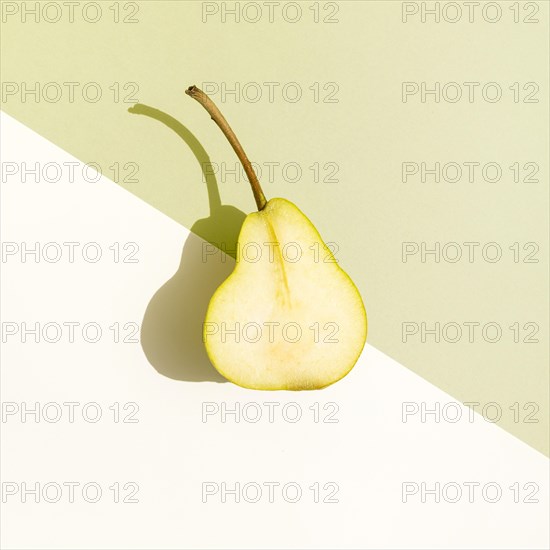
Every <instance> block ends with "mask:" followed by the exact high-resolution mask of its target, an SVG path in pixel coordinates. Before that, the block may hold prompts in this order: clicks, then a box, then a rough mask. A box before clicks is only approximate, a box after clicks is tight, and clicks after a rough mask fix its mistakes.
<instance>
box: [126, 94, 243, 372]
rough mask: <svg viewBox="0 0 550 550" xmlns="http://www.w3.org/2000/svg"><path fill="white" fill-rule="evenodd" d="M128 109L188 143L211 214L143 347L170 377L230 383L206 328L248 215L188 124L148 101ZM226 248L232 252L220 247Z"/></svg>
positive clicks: (144, 331)
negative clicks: (226, 198)
mask: <svg viewBox="0 0 550 550" xmlns="http://www.w3.org/2000/svg"><path fill="white" fill-rule="evenodd" d="M128 111H129V112H130V113H133V114H139V115H145V116H148V117H150V118H153V119H155V120H158V121H159V122H162V123H163V124H165V125H166V126H167V127H168V128H170V129H171V130H173V131H174V132H175V133H176V134H177V135H178V136H179V137H180V138H181V139H182V140H183V141H184V142H185V143H186V144H187V146H188V147H189V148H190V149H191V151H192V152H193V154H194V155H195V158H196V159H197V161H198V162H199V164H200V166H201V170H202V172H203V177H204V181H205V182H206V189H207V194H208V203H209V206H210V215H209V216H208V218H202V219H199V220H197V221H196V222H195V223H194V224H193V226H192V227H191V234H190V235H189V237H188V238H187V240H186V242H185V245H184V247H183V250H182V255H181V261H180V266H179V268H178V270H177V271H176V273H175V274H174V275H173V277H171V278H170V279H169V280H168V281H166V283H165V284H164V285H162V287H161V288H159V290H158V291H157V292H156V293H155V294H154V296H153V297H152V298H151V301H150V302H149V304H148V305H147V308H146V310H145V314H144V317H143V322H142V324H141V346H142V348H143V352H144V353H145V356H146V357H147V360H148V361H149V363H150V364H151V365H152V366H153V367H154V368H155V369H156V370H157V372H159V373H160V374H162V375H164V376H167V377H168V378H172V379H174V380H185V381H188V382H203V381H210V382H226V380H225V378H224V377H223V376H221V374H219V373H218V371H216V369H215V368H214V367H213V366H212V364H211V363H210V360H209V359H208V355H207V354H206V350H205V347H204V343H203V339H202V327H203V322H204V318H205V316H206V310H207V308H208V303H209V301H210V298H211V297H212V294H214V292H215V291H216V289H217V288H218V286H219V285H220V284H221V283H222V282H223V281H224V280H225V279H226V278H227V277H228V275H229V274H230V273H231V272H232V271H233V267H234V265H235V259H234V255H235V252H234V251H235V250H236V249H237V246H236V243H237V239H238V236H239V232H240V230H241V226H242V224H243V222H244V219H245V217H246V214H245V213H244V212H242V211H241V210H239V209H238V208H235V207H234V206H230V205H223V204H222V202H221V198H220V193H219V189H218V183H217V181H216V177H215V176H214V174H213V173H212V172H211V171H209V170H207V169H206V168H207V167H208V166H209V163H210V158H209V156H208V154H207V152H206V151H205V149H204V147H203V146H202V145H201V144H200V142H199V141H198V139H197V138H196V137H195V136H194V135H193V134H192V133H191V132H190V130H189V129H188V128H186V127H185V126H184V125H183V124H181V122H179V121H178V120H176V119H175V118H173V117H172V116H170V115H169V114H167V113H165V112H163V111H160V110H159V109H155V108H154V107H150V106H148V105H143V104H140V103H138V104H136V105H134V106H133V107H131V108H130V109H128ZM204 241H207V243H210V244H211V245H213V246H210V245H207V244H206V243H205V242H204ZM214 247H215V248H214ZM221 247H224V249H225V250H227V255H226V254H224V253H222V252H221V251H220V250H218V249H220V248H221Z"/></svg>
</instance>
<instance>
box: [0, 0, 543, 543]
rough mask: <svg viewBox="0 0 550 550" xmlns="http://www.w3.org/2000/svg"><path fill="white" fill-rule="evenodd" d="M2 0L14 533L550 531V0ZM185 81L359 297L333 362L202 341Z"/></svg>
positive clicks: (529, 535)
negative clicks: (344, 355) (232, 349)
mask: <svg viewBox="0 0 550 550" xmlns="http://www.w3.org/2000/svg"><path fill="white" fill-rule="evenodd" d="M0 5H1V15H2V23H1V43H0V46H1V59H0V61H1V65H0V75H1V80H2V98H1V99H2V113H1V114H0V116H1V119H0V121H1V136H0V138H1V156H2V158H1V168H2V181H1V186H2V195H1V199H2V211H1V215H2V225H1V232H2V235H1V238H2V263H1V267H2V311H1V316H2V325H1V326H2V357H1V358H2V371H1V381H2V387H1V398H2V423H1V429H2V448H1V474H2V514H1V531H2V535H1V537H2V538H1V540H0V542H1V545H2V547H3V548H36V549H42V548H49V549H50V548H51V549H59V548H67V549H68V548H71V549H75V548H105V549H107V548H136V549H137V548H139V549H149V548H166V549H176V548H388V549H390V548H391V549H393V548H399V549H408V548H476V549H477V548H499V549H500V548H510V549H512V548H513V549H515V548H537V549H538V548H547V547H548V544H549V540H548V458H547V457H548V401H549V398H548V329H549V326H548V325H549V323H548V175H549V170H548V165H549V157H548V149H549V139H548V119H549V114H550V113H549V103H548V79H549V66H550V63H549V53H548V52H549V5H548V3H547V2H542V1H541V2H504V1H501V2H484V1H479V2H399V1H366V0H365V1H361V0H358V1H341V2H309V1H304V2H286V1H280V2H196V1H184V0H173V1H140V2H115V1H112V0H109V1H101V2H72V3H64V2H6V1H3V2H1V4H0ZM191 84H196V85H198V86H200V87H203V88H204V89H205V90H207V91H210V92H211V96H212V98H213V99H214V100H215V101H216V102H217V103H218V105H219V106H220V108H221V109H222V111H223V112H224V113H225V114H226V116H227V118H228V120H229V121H230V123H231V124H232V125H233V127H234V129H235V131H236V132H237V134H238V136H239V137H240V139H241V141H242V143H243V145H244V146H245V149H246V150H247V153H248V154H249V156H250V157H251V159H252V160H253V161H254V162H255V163H257V165H258V166H259V168H260V169H261V177H260V180H261V181H262V185H263V187H264V191H265V193H266V195H267V196H268V198H269V197H274V196H283V197H286V198H288V199H290V200H292V201H293V202H295V203H296V204H297V205H298V206H299V207H301V208H302V209H303V210H304V212H306V213H307V215H308V216H309V217H310V218H311V219H312V221H313V222H314V223H315V225H316V226H317V227H318V229H319V231H320V232H321V234H322V235H323V237H324V238H325V240H326V241H329V242H332V243H335V246H337V248H338V253H337V258H338V260H339V261H340V263H341V265H342V266H343V267H344V268H345V269H346V271H347V272H348V273H349V274H350V275H351V276H352V278H353V279H354V281H355V282H356V284H357V286H358V288H359V290H360V291H361V293H362V295H363V298H364V301H365V304H366V308H367V313H368V317H369V336H368V344H367V346H366V348H365V351H364V353H363V355H362V357H361V358H360V360H359V362H358V364H357V365H356V367H355V369H354V370H353V371H352V372H351V374H350V375H349V376H348V377H346V378H345V379H343V380H342V381H341V382H339V383H338V384H336V385H334V386H332V387H329V388H327V389H326V390H322V391H319V392H313V393H303V392H302V393H290V392H269V393H265V392H254V391H248V390H244V389H241V388H238V387H236V386H233V385H231V384H229V383H224V381H223V379H221V377H219V376H218V375H217V373H216V372H215V371H214V369H213V368H212V367H211V366H210V364H209V363H208V360H207V358H206V355H205V353H204V351H203V348H202V342H201V341H200V326H201V323H202V319H203V315H204V309H205V307H206V304H207V302H208V298H209V295H210V294H211V293H212V291H213V290H214V289H215V288H216V286H217V285H218V284H219V283H220V282H221V281H222V280H223V279H224V278H225V276H226V275H227V274H228V273H229V272H230V270H231V266H232V259H231V258H230V257H227V256H225V255H224V254H223V253H221V252H219V251H217V252H214V251H215V250H217V249H216V248H215V247H212V246H207V247H206V248H205V242H204V241H203V239H206V240H208V241H210V242H213V243H216V244H217V245H218V246H219V247H222V248H223V247H225V248H226V249H230V248H231V247H232V245H234V242H235V231H236V228H238V224H239V223H240V221H242V218H243V216H244V215H245V214H247V213H249V212H251V211H252V210H253V208H254V201H253V199H252V195H251V193H250V189H249V186H248V183H247V181H246V180H245V178H244V175H243V174H242V173H241V172H240V171H237V173H235V169H236V168H238V166H237V164H236V159H235V157H234V154H233V152H232V150H231V149H230V147H229V145H228V144H227V143H226V142H225V138H224V137H223V135H222V134H221V133H220V131H219V130H218V129H217V128H216V126H215V125H214V124H213V123H212V122H211V121H210V120H209V117H208V116H207V115H206V113H205V112H204V111H203V110H202V109H201V108H200V107H199V106H198V105H197V104H196V103H195V102H193V101H191V100H190V99H189V98H188V97H187V96H185V94H184V93H183V92H184V89H185V88H186V87H187V86H189V85H191ZM135 103H140V104H142V105H144V106H142V107H140V112H141V113H142V114H141V115H136V114H130V113H128V108H129V107H131V106H132V105H134V104H135ZM209 163H210V164H209ZM434 170H435V173H434V172H433V171H434ZM216 189H218V191H219V194H220V196H221V200H222V202H223V204H225V205H231V206H233V207H234V210H233V211H232V215H231V216H222V215H218V213H219V212H220V211H219V209H217V208H212V210H211V209H210V206H211V205H212V204H215V202H216ZM209 195H210V203H209ZM32 249H34V250H36V251H37V252H36V254H35V253H33V252H32ZM205 249H206V250H208V251H209V252H213V253H212V254H209V255H208V256H207V258H206V259H205V258H204V257H203V251H204V250H205ZM434 250H436V251H438V252H437V253H434V252H433V251H434ZM98 253H100V254H101V256H100V257H97V258H96V255H97V254H98ZM457 254H461V256H460V257H458V256H457ZM327 299H330V297H327ZM35 329H38V332H32V331H33V330H35ZM434 330H435V331H436V333H434V332H433V331H434ZM94 340H96V341H95V342H94ZM229 409H233V410H235V409H236V410H238V411H239V415H238V416H236V415H235V414H230V413H229V412H228V410H229ZM33 410H35V411H36V413H33V412H32V411H33ZM270 410H271V411H273V416H272V417H271V418H270V415H269V411H270ZM258 411H261V412H262V415H261V417H260V418H259V419H258V420H257V421H255V420H256V415H257V413H258ZM297 411H299V412H301V417H300V418H298V419H295V416H296V413H297ZM430 411H432V412H430ZM434 411H435V412H434ZM224 412H225V413H226V414H224ZM294 420H295V421H294ZM247 483H248V484H249V485H248V486H247V489H246V490H244V491H243V487H244V486H245V485H246V484H247ZM289 483H290V484H291V485H289V486H287V488H286V492H284V491H283V487H284V486H285V485H286V484H289ZM236 484H240V485H239V487H240V489H241V492H240V493H241V494H240V502H236V497H235V495H234V494H231V493H230V492H227V491H230V490H231V489H234V488H235V487H236ZM269 486H271V487H272V488H273V493H272V494H271V495H270V491H269ZM257 487H260V488H261V489H262V493H261V495H259V498H258V499H256V496H257V495H256V489H257ZM297 487H299V488H300V489H301V490H302V495H301V498H299V499H298V500H297V502H291V501H292V500H295V498H294V497H295V494H296V488H297ZM226 489H227V491H226ZM317 489H318V491H317ZM205 491H209V492H211V493H212V494H206V493H205ZM270 497H272V498H270ZM254 500H258V501H257V502H253V501H254ZM316 500H318V501H319V502H316ZM271 501H273V502H271Z"/></svg>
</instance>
